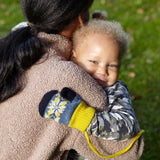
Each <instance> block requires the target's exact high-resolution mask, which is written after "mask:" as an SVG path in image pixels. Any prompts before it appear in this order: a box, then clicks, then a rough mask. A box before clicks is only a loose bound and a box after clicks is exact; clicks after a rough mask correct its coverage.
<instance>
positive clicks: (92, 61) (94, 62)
mask: <svg viewBox="0 0 160 160" xmlns="http://www.w3.org/2000/svg"><path fill="white" fill-rule="evenodd" d="M89 62H91V63H93V64H98V62H97V61H95V60H89Z"/></svg>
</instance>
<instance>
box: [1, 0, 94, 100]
mask: <svg viewBox="0 0 160 160" xmlns="http://www.w3.org/2000/svg"><path fill="white" fill-rule="evenodd" d="M92 2H93V0H47V1H45V0H21V5H22V10H23V13H24V16H25V17H26V19H27V20H28V21H29V22H30V23H31V27H29V26H28V27H24V28H21V29H18V30H17V31H13V32H11V33H9V34H8V35H7V36H5V37H2V38H0V102H2V101H4V100H6V99H7V98H9V97H11V96H13V95H15V94H16V93H17V92H19V91H20V90H21V89H22V88H23V87H24V86H23V83H22V78H23V75H24V72H25V71H26V70H27V69H29V68H30V67H31V66H32V65H33V64H34V63H36V62H37V61H38V60H39V59H40V58H41V57H42V56H43V55H44V53H45V49H46V47H47V46H48V43H47V42H45V41H44V40H42V39H39V38H38V37H37V34H38V32H46V33H60V32H61V31H62V30H63V29H64V28H65V27H66V26H67V25H68V24H69V23H70V22H71V21H72V20H74V19H75V18H76V17H77V16H78V15H79V14H81V13H83V12H85V11H87V10H88V9H89V7H90V5H91V4H92ZM24 85H25V84H24Z"/></svg>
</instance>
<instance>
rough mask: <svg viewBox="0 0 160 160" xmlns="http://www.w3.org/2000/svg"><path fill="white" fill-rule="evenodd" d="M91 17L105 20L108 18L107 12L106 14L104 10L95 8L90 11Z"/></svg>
mask: <svg viewBox="0 0 160 160" xmlns="http://www.w3.org/2000/svg"><path fill="white" fill-rule="evenodd" d="M92 18H93V19H100V20H107V19H108V14H107V12H106V11H100V10H95V11H94V12H93V13H92Z"/></svg>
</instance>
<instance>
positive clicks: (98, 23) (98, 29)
mask: <svg viewBox="0 0 160 160" xmlns="http://www.w3.org/2000/svg"><path fill="white" fill-rule="evenodd" d="M94 33H96V34H103V35H104V36H105V34H106V35H109V36H110V37H112V38H114V39H115V41H116V42H117V43H118V45H119V51H120V58H121V57H123V55H124V54H125V53H126V52H127V49H128V45H129V36H128V34H127V33H126V32H125V31H124V30H123V28H122V26H121V25H120V23H118V22H116V21H108V20H107V21H106V20H92V21H90V22H88V24H86V25H84V26H82V27H81V28H80V29H78V30H77V31H75V33H74V34H73V49H74V50H76V48H77V47H80V46H81V44H83V39H85V38H86V37H87V36H88V35H90V34H94Z"/></svg>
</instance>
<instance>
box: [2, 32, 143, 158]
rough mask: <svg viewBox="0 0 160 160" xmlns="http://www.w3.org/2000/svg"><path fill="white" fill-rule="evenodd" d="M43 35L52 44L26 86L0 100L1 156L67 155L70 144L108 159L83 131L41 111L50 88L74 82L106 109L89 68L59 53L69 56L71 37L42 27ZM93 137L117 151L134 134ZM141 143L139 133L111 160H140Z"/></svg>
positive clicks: (82, 93) (104, 149) (28, 76)
mask: <svg viewBox="0 0 160 160" xmlns="http://www.w3.org/2000/svg"><path fill="white" fill-rule="evenodd" d="M39 37H42V38H45V39H48V40H49V41H51V42H53V44H54V47H52V48H49V49H48V54H45V56H44V57H43V58H42V59H41V60H40V61H39V62H37V63H36V64H35V65H33V66H32V67H31V68H30V69H29V70H28V71H27V72H26V74H25V77H24V83H25V84H26V85H25V88H24V89H23V90H22V91H21V92H19V93H18V94H16V95H14V96H13V97H11V98H9V99H8V100H6V101H4V102H2V103H0V160H66V156H67V151H68V150H70V149H75V150H76V151H77V152H78V153H80V154H81V155H83V156H84V157H86V158H88V159H90V160H104V159H103V158H100V157H99V156H97V155H96V154H95V153H94V152H93V151H92V150H91V149H90V147H89V145H88V143H87V140H86V138H85V135H84V133H83V132H80V131H79V130H77V129H74V128H70V127H68V126H65V125H63V124H59V123H57V122H55V121H53V120H51V119H44V118H42V117H41V116H40V114H39V103H40V101H41V99H42V97H43V95H44V94H45V93H47V92H49V91H51V90H59V91H60V90H61V89H62V88H63V87H70V88H72V89H73V90H74V91H76V92H77V93H78V94H79V95H80V96H81V97H82V98H83V99H84V100H85V102H87V103H88V104H89V105H90V106H92V107H95V108H97V109H98V110H103V109H104V107H105V105H106V96H105V93H104V90H103V89H102V88H101V87H100V86H99V85H97V83H96V82H95V81H94V80H93V79H92V78H91V77H90V76H89V75H88V74H86V73H85V72H84V71H83V70H82V69H80V68H79V67H78V66H77V65H75V64H74V63H72V62H70V61H64V60H62V58H61V57H60V56H58V55H60V54H61V55H62V56H64V55H65V56H66V58H68V56H69V54H66V53H69V52H70V48H71V47H70V43H69V41H68V40H67V39H65V38H64V37H62V36H60V35H47V34H44V33H41V34H40V35H39ZM86 116H87V115H86ZM90 139H91V141H92V143H93V144H94V146H95V147H96V148H97V149H98V151H99V152H100V153H101V154H103V155H110V154H113V153H115V152H118V151H120V150H122V149H124V148H126V147H127V146H128V145H129V144H130V143H131V141H132V140H133V139H130V140H128V141H124V142H113V141H106V140H102V139H100V138H97V137H94V136H90ZM143 145H144V142H143V138H142V137H141V138H140V139H139V140H138V141H137V142H135V144H134V145H133V147H132V148H131V149H130V150H129V151H128V152H127V153H125V154H123V155H121V156H118V157H115V158H112V159H111V160H138V159H139V158H140V156H141V155H142V152H143Z"/></svg>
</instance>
